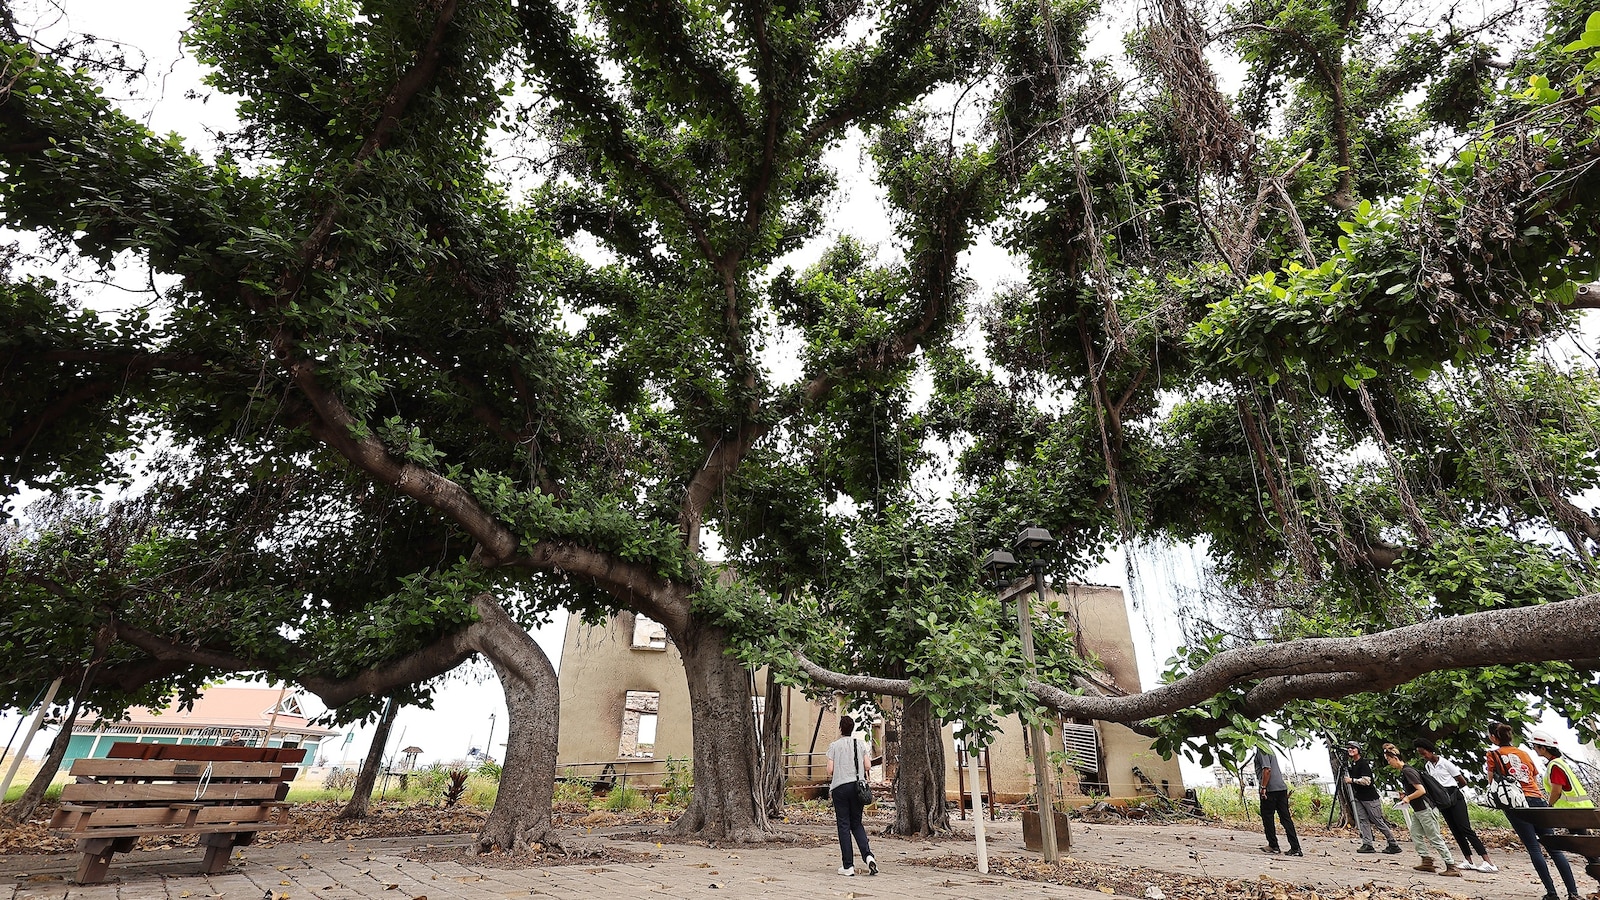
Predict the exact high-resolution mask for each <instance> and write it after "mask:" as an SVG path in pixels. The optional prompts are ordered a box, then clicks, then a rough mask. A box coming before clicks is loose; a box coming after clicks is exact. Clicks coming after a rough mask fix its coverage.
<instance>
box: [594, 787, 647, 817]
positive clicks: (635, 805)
mask: <svg viewBox="0 0 1600 900" xmlns="http://www.w3.org/2000/svg"><path fill="white" fill-rule="evenodd" d="M650 805H651V800H650V798H649V797H647V796H645V795H644V794H643V793H642V792H640V791H637V790H634V789H633V788H632V787H629V786H628V785H626V784H619V785H617V786H616V787H613V788H612V789H611V791H610V792H609V793H607V794H606V799H605V802H603V803H602V804H601V808H602V809H608V810H610V811H612V812H625V811H627V810H630V809H644V808H645V807H647V806H650Z"/></svg>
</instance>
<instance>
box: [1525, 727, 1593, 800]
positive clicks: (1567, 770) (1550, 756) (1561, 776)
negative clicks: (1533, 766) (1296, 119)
mask: <svg viewBox="0 0 1600 900" xmlns="http://www.w3.org/2000/svg"><path fill="white" fill-rule="evenodd" d="M1528 743H1529V744H1531V745H1533V752H1535V753H1537V754H1539V755H1540V756H1541V757H1543V758H1544V778H1543V780H1542V781H1541V782H1540V784H1541V786H1542V787H1543V788H1544V790H1545V794H1546V795H1548V796H1549V798H1550V805H1551V806H1554V807H1556V808H1557V809H1594V800H1592V799H1590V797H1589V791H1588V790H1587V789H1586V788H1585V787H1584V786H1583V780H1582V779H1580V778H1579V777H1578V770H1577V769H1575V768H1574V767H1573V765H1572V762H1571V761H1570V760H1568V759H1567V758H1566V757H1564V756H1562V755H1561V748H1560V747H1558V746H1557V745H1556V739H1555V738H1554V737H1552V736H1551V734H1550V732H1548V731H1545V730H1544V729H1542V728H1540V729H1535V730H1534V732H1533V733H1532V734H1530V735H1528Z"/></svg>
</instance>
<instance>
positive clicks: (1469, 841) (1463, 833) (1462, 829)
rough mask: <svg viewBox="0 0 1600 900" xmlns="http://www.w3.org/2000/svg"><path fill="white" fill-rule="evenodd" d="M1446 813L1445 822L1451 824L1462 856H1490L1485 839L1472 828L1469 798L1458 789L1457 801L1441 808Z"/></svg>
mask: <svg viewBox="0 0 1600 900" xmlns="http://www.w3.org/2000/svg"><path fill="white" fill-rule="evenodd" d="M1439 812H1440V813H1442V814H1443V815H1444V823H1445V824H1446V825H1448V826H1450V834H1451V836H1453V837H1454V838H1455V839H1456V846H1457V847H1460V848H1461V858H1462V859H1467V858H1468V857H1471V856H1472V854H1474V853H1476V854H1478V856H1479V857H1480V858H1482V859H1484V860H1487V859H1488V858H1489V851H1488V850H1486V849H1485V848H1484V846H1483V840H1482V839H1481V838H1479V837H1478V833H1477V832H1476V831H1473V830H1472V817H1471V816H1469V815H1468V814H1467V798H1466V797H1465V796H1464V795H1463V794H1462V793H1461V792H1460V791H1456V802H1454V803H1452V804H1450V805H1449V806H1448V807H1446V808H1444V809H1441V810H1439Z"/></svg>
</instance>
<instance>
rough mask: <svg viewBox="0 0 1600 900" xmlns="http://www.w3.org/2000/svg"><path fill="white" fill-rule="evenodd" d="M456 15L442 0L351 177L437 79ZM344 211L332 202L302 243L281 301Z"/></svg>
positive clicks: (293, 290) (451, 1)
mask: <svg viewBox="0 0 1600 900" xmlns="http://www.w3.org/2000/svg"><path fill="white" fill-rule="evenodd" d="M455 15H456V0H443V2H442V3H440V4H439V11H438V13H437V14H436V15H435V17H434V21H433V32H432V33H431V34H429V35H428V40H427V43H425V44H424V45H423V47H422V49H421V50H419V51H418V52H417V58H416V61H415V62H413V63H412V65H411V68H410V69H407V70H406V72H405V74H404V75H401V76H400V79H399V80H398V81H396V82H395V85H394V87H393V88H391V89H390V90H389V95H388V96H387V97H386V98H385V99H384V103H383V109H382V110H381V111H380V112H379V113H378V121H377V124H376V125H374V126H373V129H372V133H371V134H369V135H367V139H366V140H365V141H363V142H362V144H361V148H360V149H359V150H357V151H356V155H355V160H354V164H353V165H352V166H351V167H350V176H351V177H354V176H356V175H357V174H359V173H360V172H361V171H362V170H363V169H364V168H366V164H367V160H368V159H371V158H372V156H373V154H375V153H377V152H378V151H380V150H382V149H383V148H384V147H386V146H388V144H389V141H390V139H391V138H393V137H394V132H395V130H396V129H397V128H399V127H400V118H401V116H403V115H405V111H406V107H408V106H410V105H411V101H412V100H413V99H415V98H416V96H417V94H419V93H421V92H422V89H423V88H424V87H427V85H428V82H430V81H432V80H433V76H434V74H435V73H436V72H437V71H438V70H439V57H440V48H441V46H442V45H443V43H444V37H445V33H446V32H447V31H449V28H450V21H451V20H452V19H454V18H455ZM343 211H344V204H343V203H341V202H339V201H338V200H337V199H336V200H334V201H333V202H331V203H329V204H328V206H327V208H325V209H324V210H323V211H322V216H321V218H319V219H318V220H317V224H316V225H315V226H313V227H312V229H311V231H310V233H309V234H307V235H306V238H305V240H304V241H302V242H301V243H300V262H299V265H298V266H297V267H296V268H294V269H293V270H291V271H289V272H286V273H284V277H283V278H282V279H281V280H280V281H279V283H278V297H279V299H280V301H281V302H287V301H288V300H289V299H290V298H292V297H294V295H295V294H297V293H299V291H300V288H301V287H303V286H304V285H305V281H306V278H307V277H308V276H309V275H310V274H311V271H312V268H313V267H314V266H315V265H316V263H317V260H318V259H320V258H321V257H322V254H323V251H325V250H326V249H327V247H328V242H329V241H330V240H332V238H333V230H334V225H335V224H336V223H337V222H338V220H339V214H340V213H341V212H343Z"/></svg>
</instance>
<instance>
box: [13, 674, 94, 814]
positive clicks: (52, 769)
mask: <svg viewBox="0 0 1600 900" xmlns="http://www.w3.org/2000/svg"><path fill="white" fill-rule="evenodd" d="M77 718H78V698H77V697H73V698H72V702H71V703H70V704H68V706H67V717H66V718H65V719H63V720H62V722H61V730H60V731H59V732H57V734H56V738H55V740H53V741H51V742H50V752H48V753H46V754H45V757H44V764H43V765H41V766H40V767H39V771H38V773H37V774H35V775H34V776H33V781H32V782H30V783H29V784H28V789H27V790H25V791H23V792H22V796H21V797H18V798H17V802H15V803H13V804H11V805H9V806H7V807H6V811H5V818H6V819H9V820H11V821H12V822H17V823H22V822H26V821H27V820H28V818H29V817H31V816H32V815H33V812H34V810H36V809H38V808H39V804H40V803H41V802H43V801H44V792H45V791H47V790H49V788H50V782H52V781H54V780H55V777H56V773H57V772H59V771H61V760H63V759H65V758H66V756H67V745H68V744H70V743H72V723H73V722H74V721H75V720H76V719H77ZM26 749H27V748H26V747H24V748H22V749H21V750H18V751H17V752H19V753H20V752H23V750H26Z"/></svg>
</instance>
